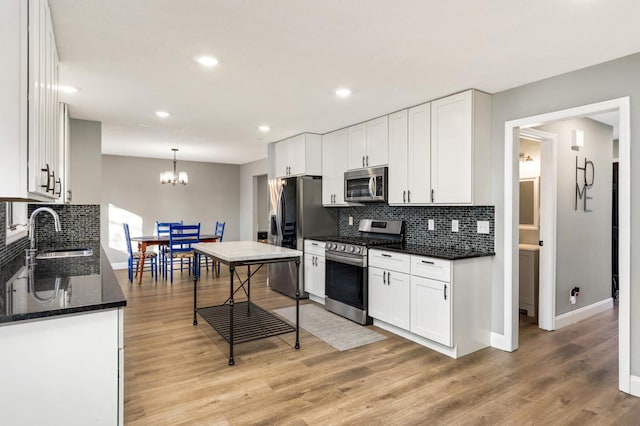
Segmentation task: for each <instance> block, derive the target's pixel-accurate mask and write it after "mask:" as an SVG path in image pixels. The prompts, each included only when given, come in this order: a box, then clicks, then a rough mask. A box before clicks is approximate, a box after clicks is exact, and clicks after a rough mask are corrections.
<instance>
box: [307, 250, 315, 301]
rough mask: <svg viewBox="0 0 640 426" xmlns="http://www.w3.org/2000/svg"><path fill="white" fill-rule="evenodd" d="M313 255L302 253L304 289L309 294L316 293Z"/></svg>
mask: <svg viewBox="0 0 640 426" xmlns="http://www.w3.org/2000/svg"><path fill="white" fill-rule="evenodd" d="M315 257H316V256H315V255H313V254H308V253H305V254H304V291H306V292H307V293H311V294H316V279H315V278H316V270H315V265H314V263H315V262H314V260H315Z"/></svg>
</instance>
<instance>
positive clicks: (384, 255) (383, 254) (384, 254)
mask: <svg viewBox="0 0 640 426" xmlns="http://www.w3.org/2000/svg"><path fill="white" fill-rule="evenodd" d="M380 256H382V257H391V255H390V254H386V253H380Z"/></svg>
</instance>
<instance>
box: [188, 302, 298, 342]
mask: <svg viewBox="0 0 640 426" xmlns="http://www.w3.org/2000/svg"><path fill="white" fill-rule="evenodd" d="M230 309H231V307H230V306H229V305H216V306H208V307H205V308H198V309H196V312H197V313H198V314H199V315H200V316H201V317H202V318H203V319H204V320H205V321H207V322H208V323H209V325H211V327H213V328H214V329H215V330H216V331H217V332H218V333H220V335H221V336H222V337H223V338H224V340H226V341H227V342H229V340H230V333H229V319H230V315H229V311H230ZM292 331H296V329H295V327H293V326H291V325H290V324H289V323H287V322H285V321H283V320H281V319H280V318H278V317H277V316H276V315H274V314H272V313H270V312H267V311H265V310H264V309H262V308H261V307H259V306H258V305H256V304H253V303H249V302H246V301H245V302H238V303H236V304H235V305H234V307H233V343H234V344H235V343H243V342H249V341H251V340H258V339H264V338H267V337H271V336H277V335H279V334H284V333H290V332H292Z"/></svg>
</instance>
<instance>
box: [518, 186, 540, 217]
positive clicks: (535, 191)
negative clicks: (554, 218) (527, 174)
mask: <svg viewBox="0 0 640 426" xmlns="http://www.w3.org/2000/svg"><path fill="white" fill-rule="evenodd" d="M538 180H539V178H538V177H535V178H526V179H520V229H539V227H540V190H539V185H538Z"/></svg>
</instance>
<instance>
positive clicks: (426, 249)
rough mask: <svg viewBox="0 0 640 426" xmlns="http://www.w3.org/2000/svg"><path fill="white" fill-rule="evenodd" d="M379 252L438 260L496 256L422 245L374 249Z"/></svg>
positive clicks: (453, 248) (480, 252) (389, 245)
mask: <svg viewBox="0 0 640 426" xmlns="http://www.w3.org/2000/svg"><path fill="white" fill-rule="evenodd" d="M372 248H373V249H377V250H387V251H396V252H400V253H406V254H413V255H417V256H426V257H434V258H436V259H445V260H460V259H470V258H473V257H484V256H494V255H495V253H493V252H484V251H476V250H466V249H459V248H455V247H432V246H423V245H420V244H387V245H384V246H376V247H372Z"/></svg>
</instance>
